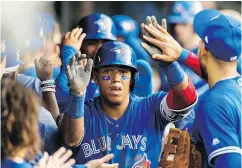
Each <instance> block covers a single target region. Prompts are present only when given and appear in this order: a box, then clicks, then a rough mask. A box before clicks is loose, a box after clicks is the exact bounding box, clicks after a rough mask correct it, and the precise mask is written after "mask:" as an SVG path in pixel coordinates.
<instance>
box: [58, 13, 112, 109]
mask: <svg viewBox="0 0 242 168" xmlns="http://www.w3.org/2000/svg"><path fill="white" fill-rule="evenodd" d="M78 27H80V29H78V28H77V29H73V30H72V32H69V33H68V35H66V36H65V39H64V40H63V48H62V50H61V59H62V68H61V72H60V75H59V76H58V78H57V80H56V98H57V101H58V105H59V108H60V111H63V109H64V108H65V107H66V104H67V100H68V98H69V87H68V79H67V77H66V74H65V69H66V65H68V64H69V62H70V59H71V58H72V57H73V55H75V54H78V52H79V50H80V51H81V52H82V53H83V54H86V55H87V57H88V58H92V59H94V56H95V54H96V52H97V50H98V48H99V47H100V46H101V45H102V44H103V43H105V42H107V41H113V40H116V28H115V26H114V24H113V21H112V19H111V18H110V17H109V16H107V15H105V14H102V13H93V14H90V15H88V16H86V17H84V18H82V19H81V20H80V21H79V23H78ZM77 30H81V32H83V33H84V34H83V36H82V37H83V38H84V41H83V44H82V43H80V45H79V46H77V47H73V46H72V45H71V44H69V42H68V40H67V39H68V38H69V36H70V35H71V36H72V35H74V34H75V33H79V31H77ZM81 44H82V45H81ZM98 95H99V89H98V86H97V85H96V84H95V82H94V81H93V80H90V83H89V85H88V88H87V92H86V100H88V99H92V98H94V97H95V96H98Z"/></svg>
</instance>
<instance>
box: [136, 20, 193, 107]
mask: <svg viewBox="0 0 242 168" xmlns="http://www.w3.org/2000/svg"><path fill="white" fill-rule="evenodd" d="M152 19H153V20H156V19H155V17H154V16H152ZM152 23H153V24H149V26H147V25H144V24H143V26H141V29H142V30H143V32H144V31H146V32H147V33H149V36H147V35H143V38H144V40H145V41H146V42H148V43H149V44H151V45H153V46H155V47H156V49H152V48H151V47H150V45H148V44H147V43H141V45H142V46H143V47H144V49H145V50H146V51H147V52H148V53H149V54H150V55H151V57H152V59H154V60H156V61H157V63H158V65H159V66H160V67H161V68H162V69H163V70H164V72H165V74H166V76H167V79H168V82H169V84H170V86H171V91H170V92H169V93H168V95H167V98H166V104H167V105H168V107H169V108H170V109H174V110H179V109H184V108H186V107H188V106H190V105H191V104H193V103H194V102H195V101H196V100H197V94H196V91H195V88H194V86H193V84H192V82H191V81H190V80H189V79H188V76H187V75H186V74H185V72H184V71H183V69H182V68H181V67H180V65H179V64H178V63H177V62H176V61H174V60H173V61H164V59H162V57H164V56H167V54H171V55H174V51H173V53H171V51H164V50H162V48H161V47H160V43H158V42H159V41H158V40H157V39H156V38H155V37H156V36H158V35H159V31H158V30H157V28H158V27H161V26H160V25H159V24H158V23H157V21H153V22H152ZM154 23H155V24H154ZM162 25H163V27H166V21H165V20H163V21H162ZM161 28H162V27H161ZM162 29H163V30H165V29H164V28H162ZM165 31H166V30H165ZM147 33H146V34H147ZM175 42H176V41H175ZM176 45H179V44H178V43H177V44H176ZM180 50H182V48H180ZM177 52H178V51H177Z"/></svg>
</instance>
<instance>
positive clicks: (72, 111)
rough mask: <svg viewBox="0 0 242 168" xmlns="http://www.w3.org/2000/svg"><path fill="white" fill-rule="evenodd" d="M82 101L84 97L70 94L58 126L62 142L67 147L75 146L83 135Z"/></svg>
mask: <svg viewBox="0 0 242 168" xmlns="http://www.w3.org/2000/svg"><path fill="white" fill-rule="evenodd" d="M84 100H85V96H82V95H73V94H71V96H70V98H69V100H68V104H67V108H66V110H65V112H64V117H63V119H62V120H61V123H60V125H59V129H60V133H61V137H62V142H63V143H64V144H65V145H67V146H69V147H74V146H77V145H78V144H79V143H80V141H81V139H82V137H83V135H84Z"/></svg>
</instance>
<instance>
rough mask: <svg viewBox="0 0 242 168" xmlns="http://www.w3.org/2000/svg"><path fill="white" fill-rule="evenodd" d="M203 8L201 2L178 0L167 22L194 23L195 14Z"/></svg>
mask: <svg viewBox="0 0 242 168" xmlns="http://www.w3.org/2000/svg"><path fill="white" fill-rule="evenodd" d="M201 10H203V6H202V3H201V2H193V1H176V2H174V3H173V5H172V8H171V11H170V13H169V15H168V18H167V22H168V23H171V24H192V22H193V19H194V17H195V15H196V14H197V13H198V12H200V11H201Z"/></svg>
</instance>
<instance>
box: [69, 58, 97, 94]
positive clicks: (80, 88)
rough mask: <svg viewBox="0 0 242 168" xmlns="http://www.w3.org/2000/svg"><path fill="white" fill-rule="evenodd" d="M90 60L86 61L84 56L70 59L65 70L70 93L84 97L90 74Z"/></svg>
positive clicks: (91, 61) (91, 62)
mask: <svg viewBox="0 0 242 168" xmlns="http://www.w3.org/2000/svg"><path fill="white" fill-rule="evenodd" d="M92 64H93V60H92V59H86V55H85V54H77V55H75V56H73V57H72V59H71V61H70V63H69V65H67V68H66V75H67V78H68V80H69V87H70V89H71V92H73V93H76V94H81V95H84V94H85V93H84V92H85V90H86V87H87V85H88V83H89V80H90V77H91V72H92Z"/></svg>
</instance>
